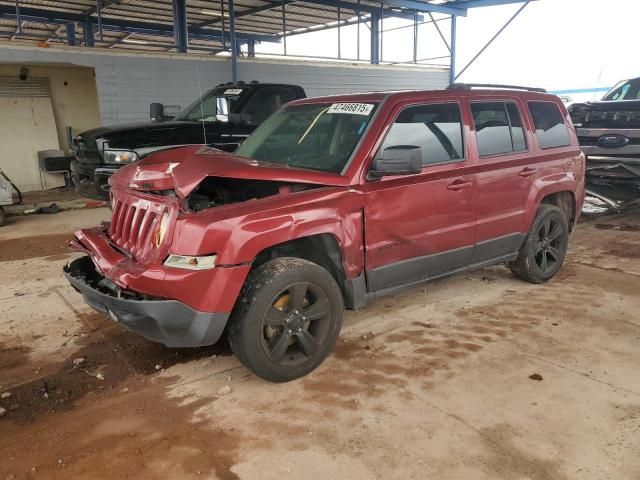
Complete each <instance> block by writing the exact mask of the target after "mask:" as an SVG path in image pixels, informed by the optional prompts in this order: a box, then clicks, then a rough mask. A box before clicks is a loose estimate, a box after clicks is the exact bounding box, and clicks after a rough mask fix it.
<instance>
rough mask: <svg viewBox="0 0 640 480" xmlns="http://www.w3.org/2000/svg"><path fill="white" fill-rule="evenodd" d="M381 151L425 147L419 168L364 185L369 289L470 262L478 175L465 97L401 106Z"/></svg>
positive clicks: (413, 280)
mask: <svg viewBox="0 0 640 480" xmlns="http://www.w3.org/2000/svg"><path fill="white" fill-rule="evenodd" d="M391 119H392V121H393V123H392V125H391V127H390V128H389V130H388V132H387V134H386V136H385V138H384V140H383V142H382V145H381V147H380V149H379V151H378V153H377V155H379V154H381V152H382V151H384V149H386V148H389V147H393V146H398V145H416V146H419V147H421V148H422V153H423V168H422V172H421V173H420V174H416V175H405V176H388V177H382V178H381V179H378V180H370V181H368V182H367V183H366V184H365V185H364V191H365V262H366V272H367V282H368V288H369V290H370V291H381V290H386V289H391V288H393V287H397V286H402V285H410V284H412V283H417V282H419V281H421V280H423V279H425V278H429V277H435V276H438V275H440V274H442V273H444V272H447V271H450V270H454V269H456V268H459V267H461V266H464V265H466V264H468V263H469V262H470V260H471V256H472V253H473V244H474V229H475V210H474V196H475V189H476V182H475V178H474V176H473V174H470V173H469V172H468V171H467V170H469V168H468V166H467V154H466V142H465V141H464V137H465V131H467V129H466V127H464V124H465V123H467V122H468V118H467V119H466V121H467V122H463V119H462V112H461V108H460V105H459V103H458V102H438V103H425V104H420V105H399V106H398V107H397V108H396V109H395V110H394V112H393V113H392V114H391Z"/></svg>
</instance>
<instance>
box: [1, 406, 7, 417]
mask: <svg viewBox="0 0 640 480" xmlns="http://www.w3.org/2000/svg"><path fill="white" fill-rule="evenodd" d="M6 413H7V409H6V408H2V407H0V417H4V415H5V414H6Z"/></svg>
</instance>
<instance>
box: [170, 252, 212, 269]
mask: <svg viewBox="0 0 640 480" xmlns="http://www.w3.org/2000/svg"><path fill="white" fill-rule="evenodd" d="M164 265H165V267H172V268H185V269H187V270H208V269H211V268H213V267H215V265H216V255H203V256H199V257H192V256H188V255H169V256H168V257H167V259H166V260H165V261H164Z"/></svg>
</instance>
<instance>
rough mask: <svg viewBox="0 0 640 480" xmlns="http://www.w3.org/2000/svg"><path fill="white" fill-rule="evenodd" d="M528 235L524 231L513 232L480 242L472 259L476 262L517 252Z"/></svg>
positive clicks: (474, 250)
mask: <svg viewBox="0 0 640 480" xmlns="http://www.w3.org/2000/svg"><path fill="white" fill-rule="evenodd" d="M526 236H527V235H526V234H524V233H511V234H509V235H504V236H502V237H498V238H492V239H491V240H485V241H483V242H478V243H476V246H475V248H474V249H473V259H472V261H473V262H474V263H475V262H481V261H484V260H488V259H490V258H496V257H499V256H501V255H504V254H505V252H517V251H518V250H520V247H521V246H522V244H523V243H524V239H525V237H526Z"/></svg>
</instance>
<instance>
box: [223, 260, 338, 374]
mask: <svg viewBox="0 0 640 480" xmlns="http://www.w3.org/2000/svg"><path fill="white" fill-rule="evenodd" d="M343 313H344V302H343V299H342V293H341V292H340V288H339V287H338V284H337V283H336V281H335V280H334V278H333V277H332V276H331V274H330V273H329V272H328V271H327V270H325V269H324V268H322V267H320V266H319V265H317V264H315V263H312V262H309V261H307V260H303V259H300V258H288V257H283V258H276V259H274V260H271V261H269V262H267V263H265V264H263V265H261V266H259V267H258V268H256V269H255V270H254V271H253V272H251V273H250V274H249V277H248V279H247V281H246V282H245V285H244V287H243V289H242V292H241V294H240V297H239V299H238V302H237V304H236V307H235V309H234V312H233V314H232V316H231V319H230V323H229V329H228V338H229V343H230V345H231V349H232V350H233V353H234V354H235V355H236V357H238V359H239V360H240V361H241V362H242V363H243V364H244V365H245V366H246V367H247V368H248V369H249V370H251V371H252V372H254V373H255V374H256V375H258V376H259V377H262V378H264V379H265V380H269V381H271V382H287V381H289V380H293V379H295V378H299V377H302V376H304V375H306V374H307V373H309V372H311V371H312V370H314V369H315V368H316V367H317V366H318V365H320V364H321V363H322V361H323V360H324V359H325V358H326V357H327V355H328V354H329V352H330V351H331V349H332V348H333V345H334V344H335V342H336V339H337V338H338V334H339V333H340V328H341V326H342V316H343Z"/></svg>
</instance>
